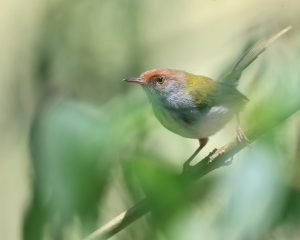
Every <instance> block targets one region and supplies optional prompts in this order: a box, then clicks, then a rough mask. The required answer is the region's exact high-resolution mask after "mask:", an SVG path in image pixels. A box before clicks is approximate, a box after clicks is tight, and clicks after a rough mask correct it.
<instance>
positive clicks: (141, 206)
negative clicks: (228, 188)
mask: <svg viewBox="0 0 300 240" xmlns="http://www.w3.org/2000/svg"><path fill="white" fill-rule="evenodd" d="M299 108H300V106H299V105H298V104H296V105H295V106H293V107H291V108H290V109H289V110H287V111H286V112H285V113H283V114H281V115H277V116H273V118H272V120H270V119H267V120H264V121H263V122H261V123H257V125H256V126H255V127H253V128H250V129H249V130H248V131H246V135H247V137H248V139H249V142H245V141H244V142H239V141H238V140H236V139H235V140H233V141H231V142H229V143H228V144H226V145H224V146H223V147H221V148H219V149H218V150H217V149H215V150H214V151H212V152H211V153H210V154H209V155H208V156H206V157H205V158H204V159H202V160H201V161H200V162H198V163H197V164H195V165H194V166H190V167H188V168H187V169H186V170H185V171H184V172H183V173H182V174H181V175H180V177H182V178H185V179H190V180H194V179H198V178H201V177H203V176H205V175H206V174H208V173H210V172H211V171H213V170H215V169H217V168H220V167H224V166H228V163H230V161H229V162H228V159H231V158H232V157H233V156H234V155H235V154H236V153H238V152H239V151H240V150H242V149H243V148H244V147H245V146H247V145H248V144H250V143H251V142H253V141H255V140H256V139H257V138H258V137H260V136H261V135H263V134H266V133H267V132H269V131H270V130H272V129H273V128H275V127H276V126H278V125H279V124H280V123H281V122H283V121H284V120H286V119H287V118H289V117H290V116H291V115H293V114H294V113H295V112H297V111H298V110H299ZM149 211H150V207H149V204H148V201H147V199H146V198H145V199H143V200H141V201H140V202H138V203H137V204H135V205H134V206H133V207H131V208H130V209H128V210H126V211H124V212H123V213H121V214H120V215H118V216H117V217H115V218H114V219H112V220H111V221H109V222H108V223H106V224H105V225H104V226H102V227H100V228H99V229H97V230H96V231H95V232H93V233H91V234H90V235H89V236H88V237H87V238H86V239H85V240H94V239H108V238H110V237H111V236H113V235H115V234H116V233H118V232H119V231H121V230H122V229H124V228H125V227H127V226H128V225H129V224H131V223H132V222H134V221H135V220H137V219H139V218H140V217H142V216H143V215H145V214H146V213H148V212H149Z"/></svg>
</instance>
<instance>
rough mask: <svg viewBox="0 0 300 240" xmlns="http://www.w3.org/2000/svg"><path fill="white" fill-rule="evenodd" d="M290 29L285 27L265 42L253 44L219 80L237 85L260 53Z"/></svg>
mask: <svg viewBox="0 0 300 240" xmlns="http://www.w3.org/2000/svg"><path fill="white" fill-rule="evenodd" d="M291 28H292V27H291V26H288V27H285V28H284V29H282V30H281V31H279V32H278V33H276V34H275V35H273V36H272V37H270V38H268V39H267V40H263V41H259V42H257V43H256V44H254V45H253V47H251V48H250V49H249V50H248V51H246V52H245V53H244V54H243V55H242V56H241V58H240V59H239V60H238V61H237V63H236V64H235V65H234V67H233V69H232V70H231V72H230V73H229V74H227V75H225V77H224V78H222V79H221V82H224V83H226V84H230V85H234V86H235V85H237V83H238V80H239V78H240V77H241V75H242V72H243V70H244V69H245V68H247V67H248V66H249V65H250V64H251V63H252V62H253V61H254V60H255V59H256V58H257V57H258V56H259V55H260V54H261V53H262V52H264V51H265V50H266V48H267V47H269V46H270V44H272V43H273V42H274V41H276V40H277V39H278V38H279V37H281V36H282V35H284V34H285V33H286V32H288V31H289V30H290V29H291Z"/></svg>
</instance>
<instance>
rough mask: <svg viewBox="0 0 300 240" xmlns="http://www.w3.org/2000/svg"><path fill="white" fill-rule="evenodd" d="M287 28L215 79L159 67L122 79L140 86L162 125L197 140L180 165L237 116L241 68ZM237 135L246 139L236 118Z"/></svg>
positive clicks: (242, 101)
mask: <svg viewBox="0 0 300 240" xmlns="http://www.w3.org/2000/svg"><path fill="white" fill-rule="evenodd" d="M290 29H291V27H290V26H288V27H286V28H284V29H282V30H281V31H279V32H278V33H277V34H275V35H273V36H272V37H270V38H268V39H267V40H265V41H260V42H258V43H256V44H255V45H254V46H253V47H252V48H250V50H248V51H246V52H245V53H244V54H243V55H242V56H241V57H240V58H239V60H238V61H237V63H236V64H235V65H234V67H233V69H232V70H231V72H230V73H229V74H227V75H225V76H224V77H223V78H221V79H219V80H218V81H214V80H212V79H211V78H209V77H205V76H201V75H195V74H192V73H188V72H185V71H180V70H172V69H162V68H156V69H152V70H149V71H146V72H144V73H142V74H141V75H140V76H139V77H130V78H125V79H124V81H127V82H131V83H137V84H139V85H141V86H142V87H143V89H144V90H145V91H146V93H147V95H148V98H149V100H150V102H151V103H152V106H153V110H154V113H155V115H156V117H157V118H158V120H159V121H160V122H161V124H162V125H163V126H164V127H166V128H167V129H169V130H170V131H172V132H174V133H176V134H178V135H180V136H183V137H186V138H195V139H199V143H200V145H199V147H198V148H197V150H196V151H195V153H194V154H193V155H192V157H191V158H189V159H188V160H187V161H186V162H185V165H184V167H187V166H189V164H190V161H191V160H192V159H193V157H194V156H195V155H196V154H197V153H198V152H199V151H200V150H201V149H202V148H203V147H204V146H205V145H206V144H207V142H208V138H209V137H210V136H212V135H213V134H215V133H216V132H217V131H219V130H220V129H222V128H223V127H224V125H225V124H226V123H227V122H229V120H230V119H231V118H232V117H233V116H237V119H238V113H239V112H240V111H241V110H242V109H243V107H244V106H245V104H246V103H247V101H248V98H247V97H246V96H244V95H243V94H242V93H240V92H239V91H238V90H237V89H236V86H237V84H238V81H239V79H240V77H241V74H242V72H243V70H244V69H245V68H246V67H247V66H249V65H250V64H251V63H252V62H253V61H254V60H255V59H256V58H257V57H258V55H259V54H261V53H262V52H263V51H264V50H265V49H266V48H267V47H268V46H269V45H270V44H271V43H272V42H274V41H275V40H276V39H277V38H279V37H280V36H282V35H283V34H285V33H286V32H287V31H289V30H290ZM237 138H238V140H239V141H242V140H244V139H246V136H245V134H244V132H243V131H242V129H241V127H240V126H239V121H238V126H237Z"/></svg>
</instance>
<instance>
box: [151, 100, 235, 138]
mask: <svg viewBox="0 0 300 240" xmlns="http://www.w3.org/2000/svg"><path fill="white" fill-rule="evenodd" d="M153 110H154V113H155V115H156V117H157V118H158V120H159V121H160V122H161V124H162V125H163V126H164V127H166V128H167V129H169V130H170V131H172V132H174V133H176V134H178V135H181V136H183V137H187V138H197V139H199V138H205V137H209V136H211V135H213V134H215V133H216V132H217V131H219V130H220V129H221V128H222V127H223V126H224V125H225V124H226V123H227V122H228V121H229V120H230V119H231V118H232V116H233V115H234V111H232V110H231V109H230V108H229V107H227V106H222V105H220V106H213V107H207V108H203V109H197V108H195V107H191V108H172V107H170V106H159V105H153Z"/></svg>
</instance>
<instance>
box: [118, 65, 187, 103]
mask: <svg viewBox="0 0 300 240" xmlns="http://www.w3.org/2000/svg"><path fill="white" fill-rule="evenodd" d="M186 78H187V73H186V72H184V71H179V70H172V69H161V68H156V69H152V70H149V71H146V72H144V73H142V74H141V75H140V76H139V77H130V78H125V79H124V81H126V82H130V83H136V84H139V85H141V86H142V87H143V88H144V90H145V91H146V93H147V95H148V96H149V98H150V100H151V101H152V102H153V101H154V102H156V101H159V102H162V103H169V102H171V103H173V104H178V103H179V101H183V100H184V99H187V98H190V96H189V93H188V91H187V83H186Z"/></svg>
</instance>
